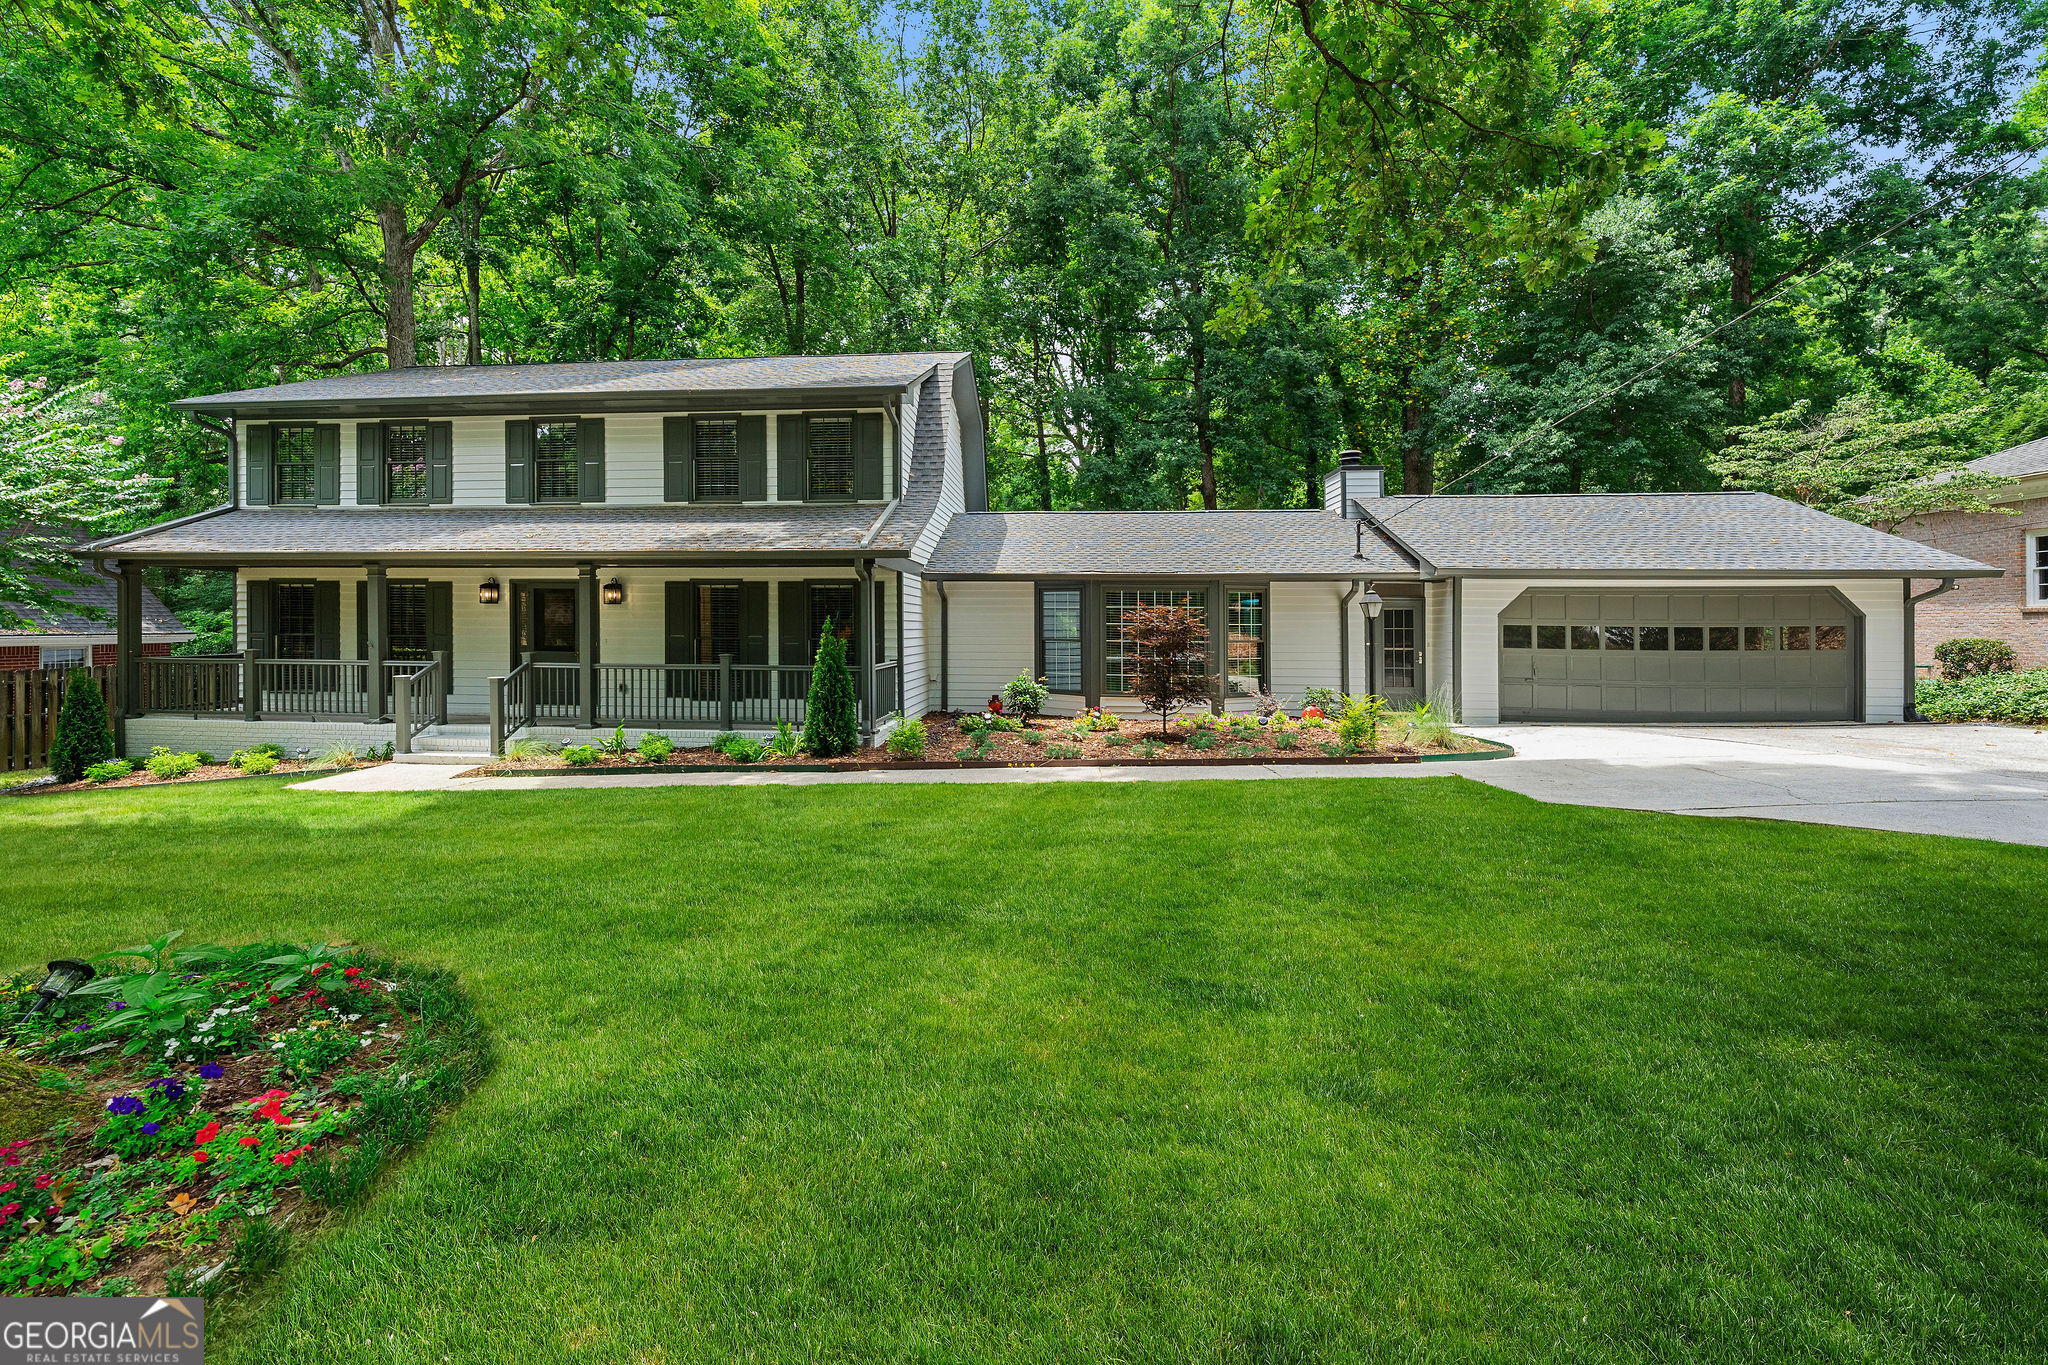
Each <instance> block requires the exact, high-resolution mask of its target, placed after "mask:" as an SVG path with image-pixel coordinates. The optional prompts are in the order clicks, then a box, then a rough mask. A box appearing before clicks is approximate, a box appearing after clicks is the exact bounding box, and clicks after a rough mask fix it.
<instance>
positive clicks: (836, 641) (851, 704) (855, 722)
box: [804, 617, 860, 758]
mask: <svg viewBox="0 0 2048 1365" xmlns="http://www.w3.org/2000/svg"><path fill="white" fill-rule="evenodd" d="M859 747H860V716H859V703H858V700H857V699H856V697H855V695H854V690H853V672H852V670H851V669H849V668H848V667H847V665H846V641H845V640H843V639H841V638H840V637H839V635H838V634H837V633H835V632H834V631H833V629H832V621H831V618H830V617H827V618H826V620H825V627H824V630H823V631H822V632H821V633H820V635H819V637H818V654H817V658H816V659H815V660H814V661H813V662H812V664H811V691H810V700H809V701H808V702H807V703H806V706H805V710H804V751H805V752H806V753H810V754H814V755H816V756H817V757H819V758H837V757H838V756H839V755H841V754H850V753H852V752H853V751H854V750H855V749H857V748H859Z"/></svg>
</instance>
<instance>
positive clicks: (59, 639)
mask: <svg viewBox="0 0 2048 1365" xmlns="http://www.w3.org/2000/svg"><path fill="white" fill-rule="evenodd" d="M84 572H85V573H86V574H87V575H88V581H87V582H84V583H62V582H59V581H57V580H56V579H49V578H39V579H35V580H33V581H34V582H35V583H36V584H37V586H39V587H46V588H50V589H52V590H53V591H55V592H57V593H61V594H67V596H62V597H60V598H59V599H58V600H59V601H60V602H62V603H63V604H64V605H62V606H58V607H29V606H23V605H21V604H19V603H12V604H10V605H11V606H12V607H13V609H14V610H15V611H16V612H18V613H19V614H21V615H23V616H26V617H28V618H29V619H30V620H31V621H34V622H35V623H36V624H35V628H33V629H27V630H22V629H15V630H5V629H0V673H8V672H12V671H14V670H17V669H25V668H64V667H67V666H73V665H77V664H112V663H113V662H114V661H115V655H116V652H117V650H116V642H115V639H114V605H115V602H114V599H115V595H116V593H117V592H118V591H119V584H118V583H117V582H116V581H115V579H114V578H113V577H112V576H111V575H107V574H98V573H94V572H93V571H92V569H91V568H90V567H87V568H85V569H84ZM86 607H90V608H95V609H97V610H98V611H99V612H101V613H102V615H101V617H100V619H99V620H94V619H93V618H92V617H90V616H87V615H86V614H85V613H84V612H83V611H82V610H80V608H86ZM191 638H192V632H191V631H189V630H187V629H186V628H185V627H184V626H183V625H182V624H180V623H179V621H178V618H177V617H176V616H174V615H172V614H171V610H170V608H168V607H166V606H165V605H164V604H163V603H162V602H159V601H158V600H157V598H156V594H155V593H153V592H151V591H150V590H149V589H147V588H144V589H143V590H142V652H143V654H144V655H153V654H154V655H164V654H169V653H170V652H171V646H173V645H175V644H177V643H179V642H180V641H183V640H189V639H191Z"/></svg>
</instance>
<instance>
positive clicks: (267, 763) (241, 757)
mask: <svg viewBox="0 0 2048 1365" xmlns="http://www.w3.org/2000/svg"><path fill="white" fill-rule="evenodd" d="M234 761H235V766H236V767H237V768H240V769H241V770H242V771H243V772H245V773H249V774H252V775H255V774H260V773H267V772H269V771H271V770H272V769H274V768H276V767H277V760H276V759H275V758H273V757H271V756H270V755H269V754H265V753H252V752H249V751H247V750H242V749H237V750H236V751H235V759H234Z"/></svg>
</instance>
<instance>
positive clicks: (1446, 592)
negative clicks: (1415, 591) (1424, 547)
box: [1422, 583, 1472, 715]
mask: <svg viewBox="0 0 2048 1365" xmlns="http://www.w3.org/2000/svg"><path fill="white" fill-rule="evenodd" d="M1451 614H1452V613H1451V585H1450V584H1449V583H1424V584H1423V585H1422V617H1423V624H1422V652H1423V656H1424V657H1423V665H1422V683H1423V687H1424V688H1425V689H1426V690H1427V691H1428V693H1429V695H1430V696H1432V697H1434V696H1436V695H1437V694H1438V693H1439V692H1441V693H1442V694H1443V695H1445V696H1450V695H1451V694H1452V690H1453V687H1454V686H1457V687H1470V686H1471V682H1472V680H1471V676H1470V675H1469V674H1467V675H1464V676H1462V677H1461V676H1459V674H1458V672H1457V670H1456V668H1455V667H1454V664H1455V662H1456V660H1457V643H1456V641H1454V640H1453V639H1452V638H1451ZM1454 680H1455V681H1454ZM1453 706H1454V708H1456V709H1458V713H1459V714H1460V715H1462V714H1464V712H1463V710H1462V704H1461V703H1457V702H1455V701H1454V702H1453Z"/></svg>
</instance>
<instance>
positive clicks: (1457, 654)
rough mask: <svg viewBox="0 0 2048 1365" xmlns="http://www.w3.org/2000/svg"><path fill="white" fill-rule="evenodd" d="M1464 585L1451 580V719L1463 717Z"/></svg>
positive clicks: (1458, 579) (1456, 579)
mask: <svg viewBox="0 0 2048 1365" xmlns="http://www.w3.org/2000/svg"><path fill="white" fill-rule="evenodd" d="M1464 586H1465V580H1464V579H1462V578H1453V579H1452V580H1451V715H1450V719H1451V720H1453V721H1460V720H1463V719H1464V718H1465V640H1464V630H1465V594H1464V593H1463V592H1462V591H1461V589H1462V588H1463V587H1464Z"/></svg>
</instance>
